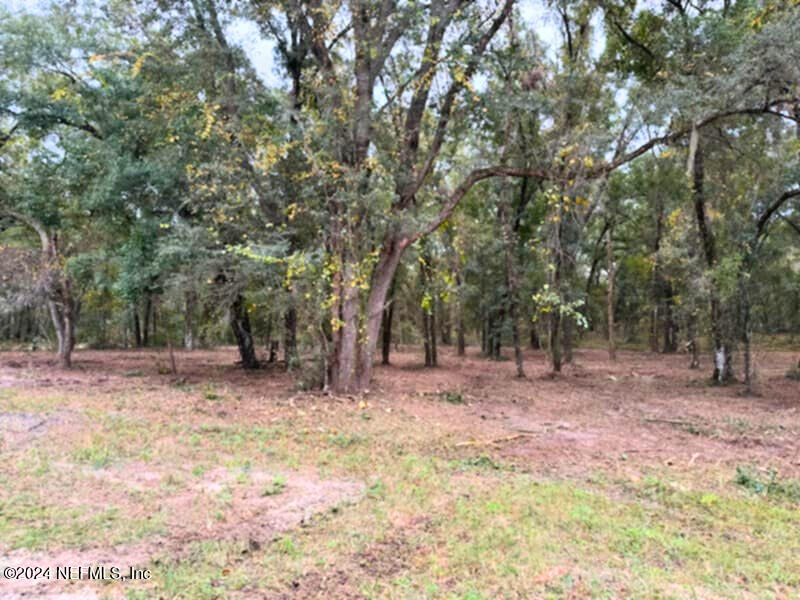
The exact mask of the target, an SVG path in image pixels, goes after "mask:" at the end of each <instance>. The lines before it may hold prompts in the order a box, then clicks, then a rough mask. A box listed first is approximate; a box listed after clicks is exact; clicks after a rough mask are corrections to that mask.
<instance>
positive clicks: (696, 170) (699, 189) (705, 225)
mask: <svg viewBox="0 0 800 600" xmlns="http://www.w3.org/2000/svg"><path fill="white" fill-rule="evenodd" d="M703 154H704V149H703V144H701V143H700V139H699V132H698V130H697V127H694V128H693V129H692V134H691V138H690V140H689V160H688V171H689V173H690V175H691V184H692V197H693V200H694V208H695V216H696V218H697V228H698V230H699V232H700V240H701V242H702V244H703V254H704V256H705V259H706V267H707V268H708V269H709V270H711V269H713V268H714V267H715V266H716V264H717V255H716V247H715V242H714V234H713V232H712V230H711V223H710V222H709V220H708V216H707V214H706V206H705V192H704V179H705V169H704V156H703ZM709 304H710V307H711V337H712V340H713V344H714V373H713V375H712V379H713V380H714V381H716V382H718V383H724V382H726V381H728V380H730V379H732V377H733V372H732V368H731V357H730V349H729V348H728V347H727V345H726V343H725V340H724V339H723V332H722V311H721V303H720V298H719V292H718V290H717V289H716V287H715V286H714V284H713V282H712V286H711V295H710V299H709Z"/></svg>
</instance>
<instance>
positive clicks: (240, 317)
mask: <svg viewBox="0 0 800 600" xmlns="http://www.w3.org/2000/svg"><path fill="white" fill-rule="evenodd" d="M228 321H229V322H230V325H231V329H232V330H233V336H234V338H236V345H237V346H238V348H239V357H240V359H241V363H242V367H243V368H245V369H257V368H258V366H259V365H258V359H257V358H256V349H255V345H254V344H253V334H252V331H251V329H250V315H249V314H248V312H247V307H246V306H245V302H244V297H243V296H242V294H237V295H236V298H235V299H234V301H233V303H232V304H231V306H230V307H229V309H228Z"/></svg>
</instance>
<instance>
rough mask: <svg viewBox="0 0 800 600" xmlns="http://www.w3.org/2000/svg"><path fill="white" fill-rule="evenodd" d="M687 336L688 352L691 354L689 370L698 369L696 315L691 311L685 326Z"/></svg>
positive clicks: (698, 349) (698, 348)
mask: <svg viewBox="0 0 800 600" xmlns="http://www.w3.org/2000/svg"><path fill="white" fill-rule="evenodd" d="M686 329H687V335H688V337H689V342H688V345H689V351H690V352H691V354H692V361H691V362H690V363H689V368H690V369H699V368H700V347H699V344H698V340H697V315H696V314H695V313H694V311H692V312H691V313H690V314H689V318H688V323H687V326H686Z"/></svg>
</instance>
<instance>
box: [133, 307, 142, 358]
mask: <svg viewBox="0 0 800 600" xmlns="http://www.w3.org/2000/svg"><path fill="white" fill-rule="evenodd" d="M133 339H134V340H135V342H136V347H137V348H141V347H142V328H141V326H140V325H139V309H138V308H136V305H134V306H133Z"/></svg>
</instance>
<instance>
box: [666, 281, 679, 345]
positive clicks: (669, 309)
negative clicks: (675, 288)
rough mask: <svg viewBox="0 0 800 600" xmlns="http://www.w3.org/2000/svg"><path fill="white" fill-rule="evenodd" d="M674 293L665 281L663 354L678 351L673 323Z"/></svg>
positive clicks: (675, 325)
mask: <svg viewBox="0 0 800 600" xmlns="http://www.w3.org/2000/svg"><path fill="white" fill-rule="evenodd" d="M673 298H674V294H673V292H672V285H671V284H669V283H667V284H666V288H665V292H664V354H672V353H674V352H677V351H678V325H677V323H675V309H674V304H675V302H674V299H673Z"/></svg>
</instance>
